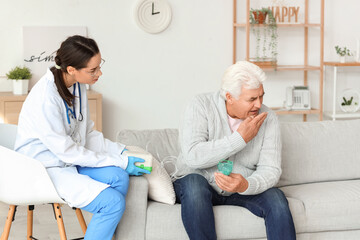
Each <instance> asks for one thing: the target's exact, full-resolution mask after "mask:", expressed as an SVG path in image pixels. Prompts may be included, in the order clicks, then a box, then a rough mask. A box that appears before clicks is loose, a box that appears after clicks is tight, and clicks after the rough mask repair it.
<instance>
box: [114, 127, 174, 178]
mask: <svg viewBox="0 0 360 240" xmlns="http://www.w3.org/2000/svg"><path fill="white" fill-rule="evenodd" d="M178 136H179V133H178V130H177V129H153V130H121V131H119V132H118V133H117V135H116V141H117V142H120V143H122V144H125V145H134V146H139V147H141V148H143V149H145V150H146V151H148V152H150V153H151V154H152V155H153V156H154V157H155V158H157V159H158V160H159V162H160V163H162V164H163V165H164V166H165V168H166V170H167V172H168V173H169V174H170V173H172V172H174V171H175V169H174V166H175V165H174V160H175V159H177V157H178V155H179V148H178Z"/></svg>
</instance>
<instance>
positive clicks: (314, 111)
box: [271, 108, 321, 115]
mask: <svg viewBox="0 0 360 240" xmlns="http://www.w3.org/2000/svg"><path fill="white" fill-rule="evenodd" d="M271 109H272V110H273V111H274V112H275V113H276V114H277V115H286V114H320V113H321V111H320V110H319V109H311V110H289V109H286V108H271Z"/></svg>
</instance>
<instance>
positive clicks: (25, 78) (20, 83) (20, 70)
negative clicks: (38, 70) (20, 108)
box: [6, 66, 32, 95]
mask: <svg viewBox="0 0 360 240" xmlns="http://www.w3.org/2000/svg"><path fill="white" fill-rule="evenodd" d="M6 76H7V78H8V79H9V80H12V81H13V93H14V94H16V95H21V94H27V92H28V88H29V80H30V78H31V77H32V74H31V71H30V69H29V68H27V67H19V66H17V67H15V68H13V69H11V70H10V71H9V72H8V73H7V74H6Z"/></svg>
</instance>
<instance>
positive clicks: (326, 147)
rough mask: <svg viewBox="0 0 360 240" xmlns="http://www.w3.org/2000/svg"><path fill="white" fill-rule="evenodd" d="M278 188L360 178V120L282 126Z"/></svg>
mask: <svg viewBox="0 0 360 240" xmlns="http://www.w3.org/2000/svg"><path fill="white" fill-rule="evenodd" d="M280 126H281V138H282V170H283V172H282V175H281V178H280V181H279V183H278V185H277V186H286V185H294V184H301V183H312V182H321V181H336V180H349V179H360V171H359V169H360V147H359V146H360V145H359V133H360V120H347V121H322V122H292V123H281V124H280Z"/></svg>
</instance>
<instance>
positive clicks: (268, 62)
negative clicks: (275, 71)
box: [250, 58, 277, 68]
mask: <svg viewBox="0 0 360 240" xmlns="http://www.w3.org/2000/svg"><path fill="white" fill-rule="evenodd" d="M250 62H251V63H253V64H255V65H257V66H259V67H261V68H276V67H277V61H276V60H274V59H272V58H265V59H263V58H260V59H259V60H257V59H256V58H251V59H250Z"/></svg>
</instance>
